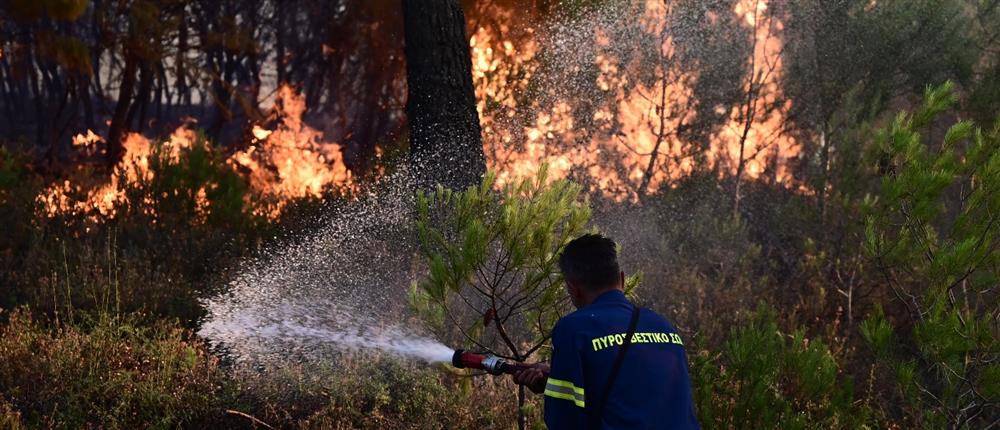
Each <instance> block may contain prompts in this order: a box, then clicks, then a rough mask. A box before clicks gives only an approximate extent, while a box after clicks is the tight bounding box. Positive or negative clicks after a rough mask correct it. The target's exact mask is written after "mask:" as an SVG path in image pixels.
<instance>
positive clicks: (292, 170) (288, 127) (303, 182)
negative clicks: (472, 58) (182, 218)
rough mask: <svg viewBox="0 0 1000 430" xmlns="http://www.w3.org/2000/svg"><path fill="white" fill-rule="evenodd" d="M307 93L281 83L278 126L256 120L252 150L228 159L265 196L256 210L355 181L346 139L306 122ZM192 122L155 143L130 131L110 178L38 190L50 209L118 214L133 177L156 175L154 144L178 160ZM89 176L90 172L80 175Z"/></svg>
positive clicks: (85, 143)
mask: <svg viewBox="0 0 1000 430" xmlns="http://www.w3.org/2000/svg"><path fill="white" fill-rule="evenodd" d="M304 112H305V99H304V97H302V96H300V95H298V94H296V93H295V91H293V90H292V89H291V88H290V87H288V86H282V87H281V88H280V89H279V91H278V95H277V97H276V103H275V106H274V114H275V116H276V117H277V118H279V119H280V123H279V125H278V126H277V128H276V129H275V130H266V129H264V128H262V127H261V126H259V125H256V126H254V127H253V130H252V134H253V142H252V144H251V145H249V146H248V147H247V149H245V150H241V151H237V152H235V153H233V154H232V155H231V156H229V158H228V159H227V160H226V162H227V164H229V165H230V166H232V167H233V168H234V169H236V170H237V171H239V172H242V173H244V174H245V176H246V177H247V179H248V182H249V185H250V188H251V190H253V192H254V193H256V194H257V195H258V196H259V197H261V199H260V200H261V201H262V204H261V205H260V206H258V207H256V208H254V211H255V214H257V215H264V216H267V217H268V218H271V219H273V218H275V217H277V216H279V215H281V213H282V210H283V209H284V208H285V206H286V205H287V204H288V202H289V201H291V200H292V199H296V198H301V197H307V196H311V197H320V196H321V195H322V194H323V192H325V191H327V190H329V189H333V188H347V187H350V186H351V182H352V180H351V173H350V171H349V170H348V169H347V166H346V165H345V164H344V159H343V154H342V152H341V149H340V146H339V145H337V144H335V143H331V142H325V141H323V139H322V133H321V132H319V131H317V130H315V129H313V128H311V127H309V126H307V125H305V123H304V122H303V121H302V114H303V113H304ZM191 125H192V124H184V125H182V126H180V127H178V128H177V129H176V130H174V132H173V133H172V134H171V135H170V137H169V138H168V139H166V140H164V141H163V142H160V143H154V142H151V141H150V140H149V139H147V138H146V137H144V136H142V135H141V134H138V133H129V134H127V135H126V136H125V139H124V141H123V143H122V144H123V147H124V152H125V156H124V158H123V160H122V162H121V163H120V164H119V165H118V166H116V167H115V168H114V169H113V171H112V173H111V175H110V178H109V179H108V180H107V182H105V183H103V184H98V185H95V186H85V185H84V182H88V181H87V180H77V181H71V180H65V181H63V182H61V183H56V184H53V185H51V186H49V187H48V188H47V189H46V190H44V191H43V192H42V193H41V194H40V195H39V196H38V197H37V198H36V200H37V202H38V203H39V204H40V206H41V209H42V211H43V213H44V214H45V215H47V216H49V217H53V216H56V215H59V214H77V215H86V216H87V219H88V220H89V221H93V222H100V221H102V220H103V219H109V218H115V217H116V216H117V215H118V214H119V208H121V207H123V206H125V205H128V204H130V203H133V202H129V198H128V196H127V195H126V192H125V190H126V185H132V186H141V184H142V183H148V182H149V181H151V180H152V179H153V178H154V172H153V170H152V169H151V168H150V157H152V156H154V149H156V150H159V151H160V154H162V156H165V157H168V158H169V159H171V160H173V161H177V160H179V158H180V156H181V151H182V150H183V149H190V148H192V146H193V145H195V144H196V142H199V141H200V142H202V144H205V143H204V140H199V139H198V138H197V133H196V132H195V131H194V130H193V129H192V128H191ZM102 144H104V138H102V137H100V136H98V135H97V134H96V133H94V132H93V131H91V130H87V132H86V133H82V134H78V135H76V136H74V137H73V147H74V149H75V150H76V151H77V152H78V153H79V154H81V155H84V156H93V155H95V154H98V153H99V152H100V150H99V147H100V145H102ZM78 176H86V175H78ZM207 191H208V190H206V189H205V188H204V187H202V188H201V189H199V190H196V191H195V203H196V208H195V209H196V213H197V214H198V215H199V217H202V219H204V217H205V216H207V212H208V198H207V195H208V194H207ZM139 203H142V204H143V205H142V208H143V209H142V210H143V211H144V212H143V213H147V214H149V215H155V214H153V213H152V212H151V211H152V209H151V204H152V203H153V202H151V201H145V202H139Z"/></svg>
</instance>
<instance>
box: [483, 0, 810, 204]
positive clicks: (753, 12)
mask: <svg viewBox="0 0 1000 430" xmlns="http://www.w3.org/2000/svg"><path fill="white" fill-rule="evenodd" d="M766 9H767V3H766V1H763V0H743V1H741V2H739V3H738V4H737V5H736V7H735V10H734V12H735V13H736V14H737V16H739V17H742V18H743V20H744V24H745V25H746V26H747V27H748V28H751V29H753V37H754V49H753V52H752V54H751V55H752V56H753V58H750V59H748V60H752V61H751V64H753V65H754V67H753V68H754V70H752V71H751V79H753V80H752V81H750V80H749V79H748V82H747V84H746V85H745V86H744V87H745V88H744V90H745V91H749V90H750V89H751V87H750V86H751V85H753V87H752V89H754V90H756V94H757V97H756V103H755V104H754V105H753V106H754V107H757V106H768V105H776V104H778V100H779V97H780V89H779V87H778V82H779V81H780V78H781V62H780V52H781V40H780V39H779V38H778V37H777V34H776V33H777V30H780V26H781V22H780V21H779V20H778V19H777V18H775V17H774V16H772V15H767V14H765V13H764V12H765V11H766ZM491 14H495V15H496V16H498V17H499V18H498V20H500V21H501V22H503V21H508V22H509V21H510V20H511V19H512V15H513V14H512V13H511V12H509V11H503V10H499V11H496V12H494V11H491ZM669 14H670V10H669V6H667V5H666V4H665V3H663V2H660V1H654V0H648V1H647V2H646V3H645V8H644V14H643V16H642V17H641V19H640V20H639V21H638V25H639V27H640V28H641V29H642V31H646V32H648V33H650V34H666V33H664V32H663V29H664V27H665V26H667V25H668V19H669ZM594 34H595V37H594V41H593V42H594V43H595V46H597V47H599V48H600V47H607V46H608V45H609V43H610V42H609V38H608V37H607V35H606V34H605V33H604V29H602V28H599V27H598V28H595V29H594ZM534 36H535V34H534V32H533V31H532V30H531V29H528V31H526V32H522V33H520V34H516V32H515V31H513V30H512V29H511V28H509V27H507V26H504V25H501V26H482V27H480V28H478V29H475V31H474V33H473V36H472V38H471V39H470V45H471V46H472V58H473V61H472V63H473V80H474V84H475V87H476V97H477V100H478V107H479V113H480V117H481V121H482V124H483V146H484V151H485V152H486V154H487V163H488V164H489V167H490V168H492V169H494V170H496V171H498V172H499V174H498V184H503V183H505V182H507V181H510V180H511V179H512V178H513V177H517V176H523V175H530V174H533V173H534V172H535V171H537V169H538V167H539V166H540V165H541V164H542V163H548V164H549V166H550V173H551V175H550V177H551V178H553V179H555V178H565V177H570V176H573V177H574V178H576V179H580V180H582V182H584V183H587V184H588V185H589V186H590V187H591V189H592V191H593V192H595V193H596V194H598V195H601V196H603V197H606V198H609V199H612V200H616V201H623V200H633V201H634V200H636V199H637V198H638V197H640V196H641V195H643V194H644V193H651V192H654V191H656V190H657V189H660V188H662V187H664V186H670V184H671V183H672V182H674V181H675V180H677V179H678V178H680V177H682V176H684V175H688V174H690V173H691V172H692V171H693V170H694V169H695V167H696V166H695V160H694V159H693V158H692V157H691V156H690V155H691V154H690V151H691V150H690V149H686V148H685V142H682V141H681V140H680V139H678V138H677V137H675V136H674V132H675V130H677V129H678V128H680V127H682V125H684V124H689V123H690V122H691V121H692V119H693V118H692V116H693V115H694V110H693V109H689V108H685V107H686V106H692V105H693V103H695V102H696V100H694V99H693V96H694V94H693V84H694V82H695V76H692V75H690V74H685V73H682V72H681V71H679V70H673V69H670V68H663V67H661V66H655V68H656V70H655V74H656V76H657V79H656V80H655V82H653V83H652V84H649V85H643V84H633V85H629V82H630V81H629V79H630V73H632V72H634V71H635V70H636V68H637V67H649V66H645V65H641V64H622V63H621V61H620V59H619V58H618V57H617V56H616V55H615V54H614V51H613V50H607V51H608V52H604V51H602V50H601V49H599V50H598V54H597V55H596V56H595V57H594V58H593V62H594V65H596V66H597V68H598V70H599V73H598V75H597V77H596V81H595V82H594V83H595V85H596V87H597V88H599V89H600V90H602V91H604V92H607V93H609V94H613V95H614V96H615V97H614V98H615V100H617V102H616V104H615V106H613V109H609V108H606V107H605V108H599V109H597V110H596V112H595V113H594V117H593V121H592V124H591V125H589V127H591V128H593V129H594V130H581V129H580V128H581V126H580V125H579V124H574V121H573V117H572V115H571V114H570V113H571V112H572V111H573V109H574V106H572V103H573V102H572V101H571V100H569V99H565V98H563V99H562V100H560V101H557V102H555V103H553V104H552V105H551V108H548V109H545V110H541V111H536V110H534V108H535V106H522V105H518V103H519V102H518V99H517V92H518V91H523V90H524V89H525V88H524V87H525V86H526V85H527V80H528V78H530V77H531V75H532V74H533V73H536V72H537V71H536V67H537V66H535V65H534V64H535V63H536V62H537V61H535V57H536V55H537V54H538V51H539V47H538V45H537V43H536V42H534V39H533V37H534ZM514 46H517V47H520V49H514V48H513V47H514ZM673 50H674V46H673V40H672V38H671V37H670V36H669V34H667V36H666V37H665V38H664V40H663V41H662V45H661V47H660V52H659V54H660V55H661V56H663V57H664V58H669V57H671V56H672V55H673V54H674V52H673ZM765 68H766V70H763V69H765ZM761 71H766V73H760V72H761ZM487 106H489V107H491V108H490V109H487ZM788 108H789V105H788V104H787V103H786V104H784V105H781V106H778V107H777V108H776V109H766V110H765V109H763V108H758V109H752V110H754V112H755V115H753V116H751V117H750V118H752V120H750V121H744V120H745V119H746V118H748V116H747V115H746V114H747V111H748V110H751V108H749V107H748V106H742V105H738V106H735V107H733V108H732V110H731V112H729V117H730V119H729V124H727V125H726V126H724V127H723V128H722V129H721V131H719V132H718V133H716V135H715V136H713V137H712V139H711V142H710V145H709V149H708V151H707V154H706V157H705V158H706V160H705V161H706V162H707V163H709V165H715V166H719V167H721V168H720V174H723V175H733V174H735V173H736V171H737V167H738V164H739V160H740V157H741V155H740V154H741V153H742V154H743V155H742V159H743V160H744V164H745V166H744V170H745V171H744V172H743V175H745V177H747V178H758V177H761V176H762V175H764V174H765V173H769V174H771V175H773V177H774V178H775V179H776V180H777V181H778V182H781V181H787V180H789V178H790V177H791V175H790V172H789V171H788V169H787V166H786V164H787V163H786V161H787V160H789V159H791V158H794V157H795V156H797V155H798V153H799V151H800V148H799V146H798V145H797V143H796V142H795V141H794V139H792V138H790V137H787V136H784V135H783V134H782V133H781V132H782V127H783V125H784V122H785V117H784V115H785V112H787V111H788ZM521 112H531V113H529V114H530V115H534V117H533V118H531V122H530V124H529V125H528V126H521V125H519V124H523V123H525V121H521V122H520V123H519V122H518V121H513V120H511V119H510V118H513V117H514V116H515V115H520V114H521ZM718 113H720V114H723V113H724V112H718ZM612 123H614V124H616V127H615V128H614V129H612V126H611V124H612ZM747 123H749V124H747ZM747 125H749V127H746V126H747ZM745 129H746V130H745ZM741 146H742V151H741ZM769 160H775V161H777V163H776V165H777V171H776V172H766V168H765V167H766V166H767V165H768V161H769ZM581 175H582V177H580V176H581Z"/></svg>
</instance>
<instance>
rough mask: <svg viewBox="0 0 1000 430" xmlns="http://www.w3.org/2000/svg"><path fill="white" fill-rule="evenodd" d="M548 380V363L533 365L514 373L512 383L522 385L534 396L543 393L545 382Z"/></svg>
mask: <svg viewBox="0 0 1000 430" xmlns="http://www.w3.org/2000/svg"><path fill="white" fill-rule="evenodd" d="M548 379H549V365H548V363H535V364H531V365H529V367H528V368H527V369H524V370H521V371H518V372H514V383H515V384H518V385H524V386H525V387H528V389H529V390H531V391H532V392H534V393H535V394H541V393H542V392H543V391H545V381H547V380H548Z"/></svg>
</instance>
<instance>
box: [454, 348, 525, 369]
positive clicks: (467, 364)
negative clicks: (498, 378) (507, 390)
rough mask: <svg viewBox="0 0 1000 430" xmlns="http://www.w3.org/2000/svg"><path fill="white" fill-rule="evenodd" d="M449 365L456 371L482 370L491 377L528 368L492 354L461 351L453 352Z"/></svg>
mask: <svg viewBox="0 0 1000 430" xmlns="http://www.w3.org/2000/svg"><path fill="white" fill-rule="evenodd" d="M451 364H452V365H453V366H455V367H456V368H458V369H482V370H485V371H486V372H487V373H489V374H491V375H501V374H504V373H507V374H514V373H515V372H517V371H520V370H523V369H526V368H527V367H528V366H525V365H523V364H520V363H513V362H509V361H507V360H504V359H503V358H500V357H497V356H495V355H492V354H490V355H481V354H473V353H471V352H467V351H465V350H461V349H457V350H455V355H453V356H452V357H451Z"/></svg>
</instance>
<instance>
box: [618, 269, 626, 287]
mask: <svg viewBox="0 0 1000 430" xmlns="http://www.w3.org/2000/svg"><path fill="white" fill-rule="evenodd" d="M618 288H620V289H621V290H622V291H624V290H625V271H624V270H622V271H619V272H618Z"/></svg>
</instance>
